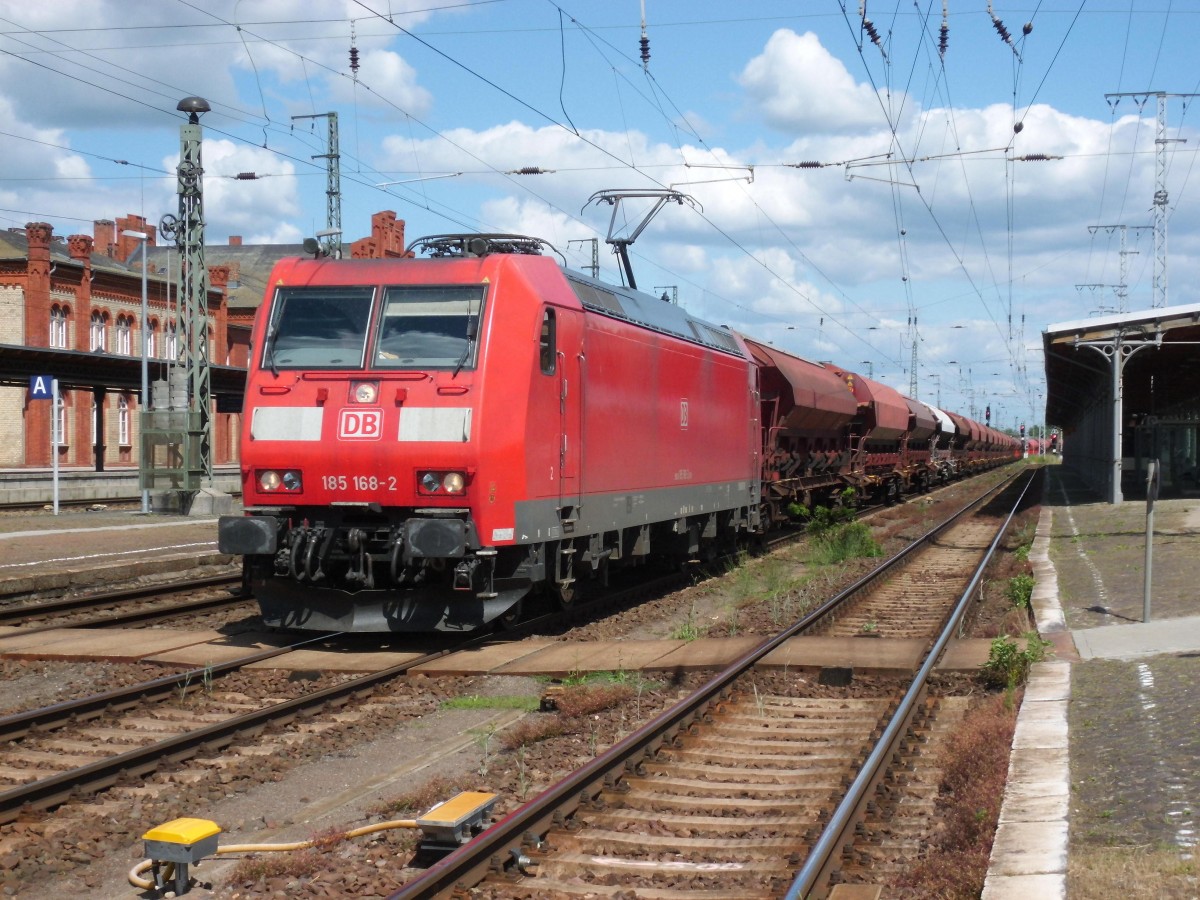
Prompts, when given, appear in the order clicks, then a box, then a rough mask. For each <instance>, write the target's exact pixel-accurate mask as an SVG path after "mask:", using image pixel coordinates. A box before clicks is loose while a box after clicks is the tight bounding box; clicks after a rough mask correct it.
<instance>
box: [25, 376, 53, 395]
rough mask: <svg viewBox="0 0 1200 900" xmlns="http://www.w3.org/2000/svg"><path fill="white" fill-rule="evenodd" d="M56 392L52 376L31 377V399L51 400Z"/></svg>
mask: <svg viewBox="0 0 1200 900" xmlns="http://www.w3.org/2000/svg"><path fill="white" fill-rule="evenodd" d="M53 392H54V378H53V376H51V375H30V376H29V399H30V400H50V399H51V398H52V397H53Z"/></svg>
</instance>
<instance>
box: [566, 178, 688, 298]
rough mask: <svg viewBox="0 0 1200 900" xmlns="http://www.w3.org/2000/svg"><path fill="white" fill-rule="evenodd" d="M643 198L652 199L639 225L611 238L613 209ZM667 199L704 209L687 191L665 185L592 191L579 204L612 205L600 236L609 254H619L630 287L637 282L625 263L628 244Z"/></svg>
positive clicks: (613, 222)
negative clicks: (663, 186)
mask: <svg viewBox="0 0 1200 900" xmlns="http://www.w3.org/2000/svg"><path fill="white" fill-rule="evenodd" d="M645 198H650V199H652V200H654V201H655V203H654V205H653V206H651V207H650V211H649V212H647V213H646V214H645V215H644V216H643V217H642V221H641V224H639V225H638V226H637V228H635V229H633V231H631V232H630V233H629V234H628V236H626V237H614V236H613V230H614V228H615V226H616V224H617V212H618V210H619V209H620V208H621V201H622V200H640V199H645ZM668 201H671V202H674V203H678V204H679V205H680V206H682V205H683V204H684V203H686V204H687V205H688V206H690V207H691V208H692V209H695V210H698V211H699V212H703V211H704V208H703V207H702V206H700V204H699V203H697V202H696V200H695V198H693V197H691V196H689V195H687V194H682V193H680V192H679V191H673V190H670V189H669V188H667V189H651V190H644V191H626V190H620V189H617V190H609V191H596V193H594V194H592V196H590V197H589V198H588V202H587V203H585V204H584V205H583V206H584V209H586V208H587V207H588V206H589V205H590V204H592V203H593V202H594V203H597V204H600V203H609V204H612V208H613V211H612V218H610V219H609V220H608V237H606V238H605V239H604V242H605V243H606V244H610V245H611V246H612V248H613V253H616V254H617V255H618V256H619V257H621V268H622V269H623V270H624V272H625V278H626V280H627V281H628V282H629V286H630V287H631V288H634V289H636V288H637V282H636V281H635V280H634V278H633V266H632V265H631V264H630V262H629V245H630V244H632V243H633V242H634V241H636V240H637V239H638V235H640V234H641V233H642V231H643V230H644V229H645V228H646V226H647V225H649V224H650V220H651V219H653V218H654V216H655V214H656V213H657V212H658V211H659V210H660V209H662V208H663V204H665V203H667V202H668Z"/></svg>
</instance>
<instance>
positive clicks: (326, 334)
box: [263, 287, 374, 369]
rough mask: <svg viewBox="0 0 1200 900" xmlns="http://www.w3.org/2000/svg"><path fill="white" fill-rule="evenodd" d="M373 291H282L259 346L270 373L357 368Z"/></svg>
mask: <svg viewBox="0 0 1200 900" xmlns="http://www.w3.org/2000/svg"><path fill="white" fill-rule="evenodd" d="M373 295H374V289H373V288H370V287H361V288H360V287H355V288H336V287H321V288H281V289H280V291H279V293H278V294H277V295H276V298H275V308H274V311H273V312H274V315H273V317H272V322H271V328H270V331H269V332H268V334H267V340H266V346H265V347H264V348H263V354H264V360H263V364H264V365H267V366H270V367H271V368H272V369H295V368H311V367H317V368H322V367H330V368H334V367H336V368H360V367H361V366H362V364H363V356H364V353H365V347H366V342H367V325H368V324H369V323H370V321H371V300H372V297H373Z"/></svg>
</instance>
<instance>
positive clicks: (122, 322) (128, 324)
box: [117, 315, 133, 356]
mask: <svg viewBox="0 0 1200 900" xmlns="http://www.w3.org/2000/svg"><path fill="white" fill-rule="evenodd" d="M117 352H118V353H120V354H122V355H123V356H132V355H133V319H131V318H129V317H127V316H124V315H121V316H117Z"/></svg>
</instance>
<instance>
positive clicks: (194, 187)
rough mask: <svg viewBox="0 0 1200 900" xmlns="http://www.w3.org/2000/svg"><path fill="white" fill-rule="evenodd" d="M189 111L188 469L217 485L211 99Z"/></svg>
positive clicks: (183, 148)
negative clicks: (208, 244) (211, 331)
mask: <svg viewBox="0 0 1200 900" xmlns="http://www.w3.org/2000/svg"><path fill="white" fill-rule="evenodd" d="M176 108H177V109H179V110H180V111H181V112H186V113H187V114H188V120H187V123H186V124H185V125H182V126H181V127H180V129H179V169H178V175H179V179H178V187H177V188H176V190H177V192H178V194H179V220H178V222H177V223H175V228H174V234H175V244H176V246H177V247H178V248H179V254H180V258H181V259H182V265H181V266H180V271H179V303H180V309H181V310H182V311H183V315H181V316H180V320H179V332H180V337H181V338H182V340H181V341H180V352H181V354H182V357H183V358H182V362H183V365H184V367H185V369H186V371H187V384H188V412H189V417H188V418H189V423H188V428H187V431H188V435H189V439H190V440H191V441H193V442H194V443H195V446H193V447H190V448H188V450H187V452H186V456H187V457H188V468H195V469H197V470H200V471H201V473H202V476H203V478H204V481H205V484H206V485H208V486H211V485H212V474H213V473H212V390H211V378H210V375H211V371H210V368H209V352H208V266H207V265H206V264H205V262H204V167H203V166H202V164H201V160H200V144H201V140H202V133H203V132H202V129H201V128H200V114H201V113H206V112H208V111H209V109H210V107H209V105H208V101H206V100H204V99H203V98H201V97H187V98H185V99H183V100H180V101H179V105H178V106H177V107H176Z"/></svg>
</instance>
